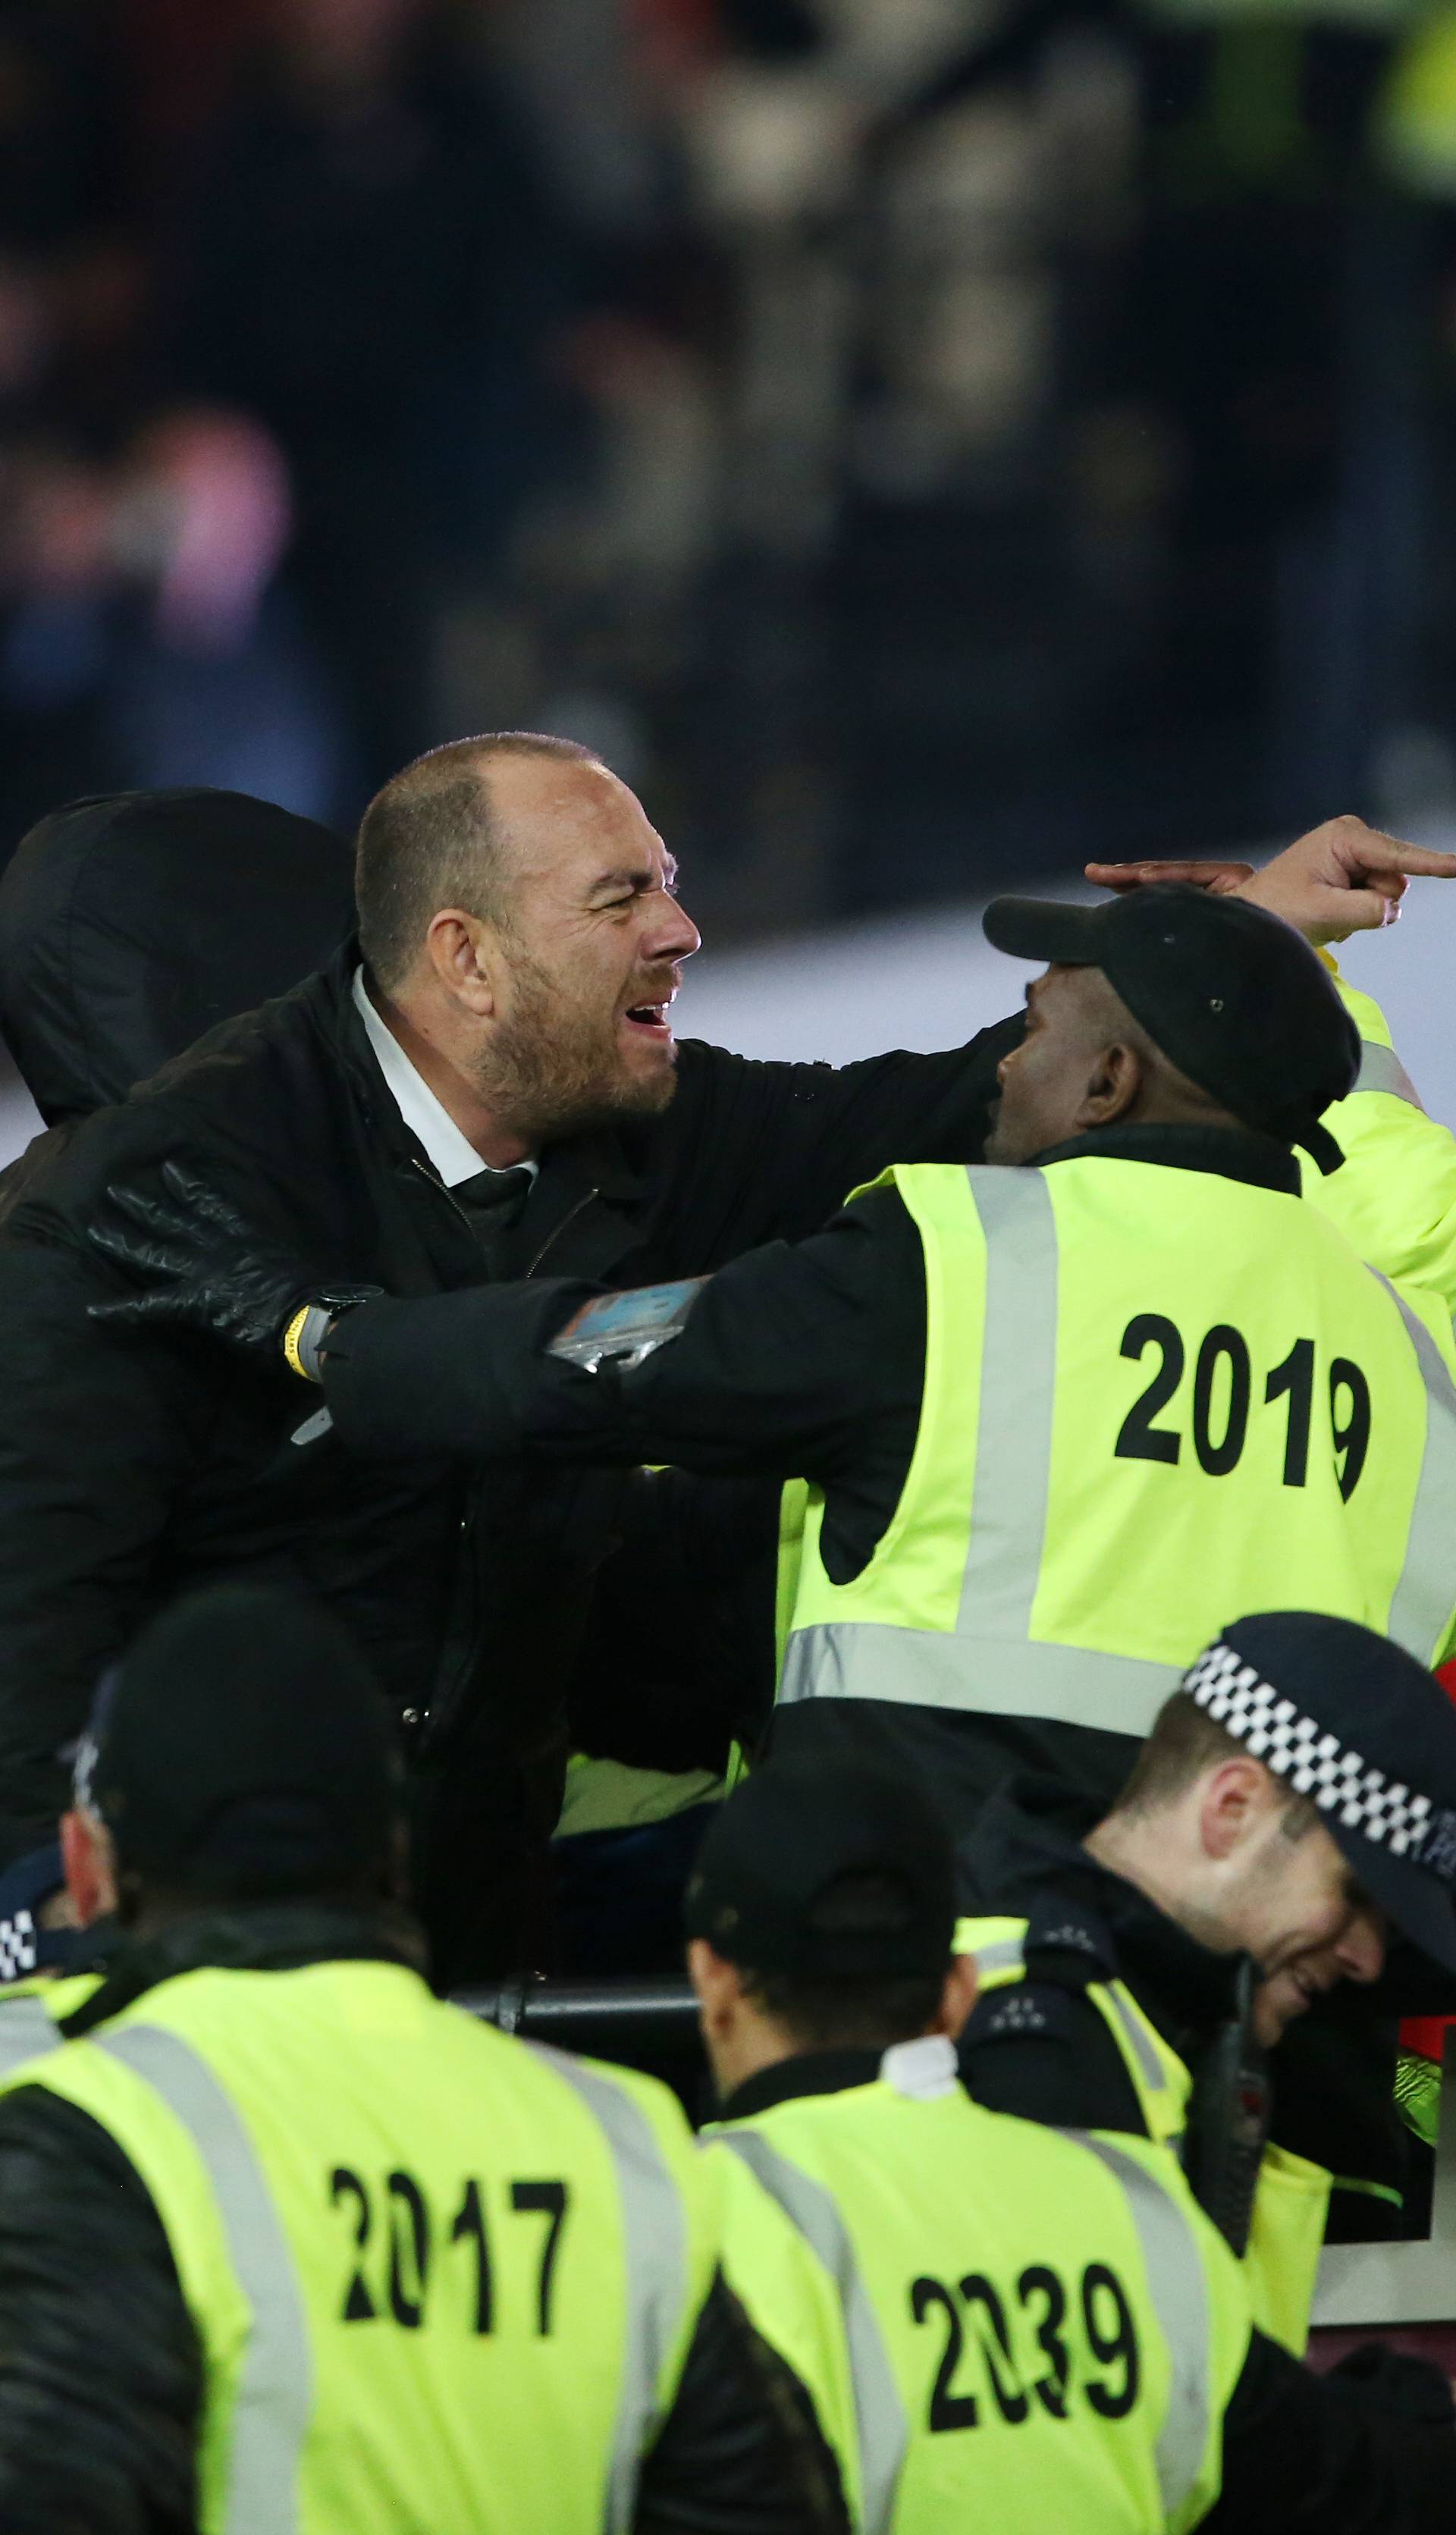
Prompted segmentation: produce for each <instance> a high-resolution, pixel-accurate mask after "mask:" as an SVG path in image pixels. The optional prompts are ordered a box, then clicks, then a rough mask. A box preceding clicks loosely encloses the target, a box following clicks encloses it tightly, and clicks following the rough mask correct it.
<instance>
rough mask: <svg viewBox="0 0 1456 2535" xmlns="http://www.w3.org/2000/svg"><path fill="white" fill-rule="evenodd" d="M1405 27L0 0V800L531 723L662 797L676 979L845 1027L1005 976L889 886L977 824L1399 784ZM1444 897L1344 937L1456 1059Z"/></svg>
mask: <svg viewBox="0 0 1456 2535" xmlns="http://www.w3.org/2000/svg"><path fill="white" fill-rule="evenodd" d="M1453 28H1456V12H1445V13H1442V12H1441V11H1440V10H1436V11H1435V12H1434V13H1433V14H1432V13H1431V12H1430V11H1429V10H1428V9H1424V8H1422V9H1417V8H1415V7H1406V6H1404V5H1402V0H1347V5H1345V6H1343V7H1326V8H1323V9H1320V8H1310V7H1307V6H1303V5H1299V0H1271V5H1270V6H1269V7H1267V8H1264V9H1261V8H1258V7H1255V6H1250V5H1247V0H1228V5H1227V6H1225V5H1223V0H1143V5H1139V6H1133V5H1121V0H206V5H200V0H0V769H3V782H0V854H3V852H6V851H8V850H9V848H10V847H11V846H12V845H13V843H14V841H15V839H16V838H17V837H18V836H19V835H20V834H21V833H23V831H24V830H25V828H26V827H27V826H28V825H29V823H30V822H31V821H32V819H33V818H34V817H35V816H36V815H37V814H38V813H39V812H40V811H42V810H43V809H45V808H47V807H49V806H51V805H53V804H54V803H55V802H56V801H57V800H59V799H62V798H65V797H67V796H68V795H74V794H76V793H80V792H84V791H88V790H94V789H97V788H105V787H110V786H114V785H130V784H147V785H150V784H160V783H174V782H196V781H202V782H215V783H222V784H230V785H235V786H238V787H240V788H242V789H245V790H250V791H256V792H259V793H261V794H263V795H265V796H267V797H269V798H272V799H276V800H279V801H283V802H285V803H287V804H289V805H290V806H292V807H295V808H298V809H301V810H306V811H309V812H311V813H313V814H314V815H316V816H319V817H322V818H325V819H328V820H331V821H333V822H334V823H336V824H337V825H339V826H340V827H342V828H345V829H347V828H348V827H349V826H350V825H351V823H352V821H353V819H354V818H355V816H356V814H357V812H358V810H359V808H360V806H361V804H362V802H363V800H364V799H365V798H366V797H367V795H368V793H369V791H370V790H371V789H372V787H373V786H374V785H375V784H376V783H377V782H378V781H380V780H381V779H382V778H383V777H384V776H385V775H386V774H388V773H390V772H391V771H392V770H393V769H395V768H396V767H398V766H399V765H400V764H401V763H402V762H404V760H405V759H407V758H408V757H409V756H411V754H413V753H414V752H416V751H417V750H419V749H421V748H423V747H426V746H428V745H430V744H431V743H433V742H435V741H437V740H440V739H443V738H445V737H448V736H452V735H455V734H458V733H459V732H461V731H464V730H469V729H475V728H479V727H482V726H501V725H509V724H514V725H525V726H531V727H540V728H547V729H552V730H558V731H562V732H566V733H569V734H572V735H574V736H577V737H579V738H582V739H585V740H588V741H590V742H591V743H592V744H594V745H596V746H598V747H599V748H601V750H602V752H603V754H604V755H605V756H606V757H607V758H608V760H609V761H610V763H611V764H612V765H613V766H614V767H615V768H616V769H617V771H618V772H619V773H622V774H624V775H625V776H626V777H627V778H628V779H629V780H630V781H632V782H633V783H635V784H636V785H638V786H639V788H640V789H641V790H642V792H643V794H644V797H645V799H646V800H647V802H648V804H649V807H650V808H651V810H652V812H653V814H654V816H655V817H656V819H657V820H658V823H659V824H660V826H661V827H662V828H663V829H664V831H665V834H667V835H669V837H670V840H671V842H672V843H673V845H674V847H675V849H676V850H677V852H678V854H679V856H680V858H681V860H682V862H683V866H684V876H685V888H686V894H687V897H688V903H689V904H690V906H691V907H692V909H693V911H694V913H695V914H697V916H698V917H699V920H700V921H701V922H702V923H703V925H704V929H705V931H706V932H707V933H708V935H709V938H710V943H711V945H712V946H714V950H713V953H710V958H709V960H707V961H705V962H703V963H700V973H699V977H698V980H697V982H696V983H695V984H694V986H693V987H692V988H690V990H689V993H688V995H687V996H686V998H685V1000H684V1006H683V1020H684V1022H685V1025H686V1026H687V1027H688V1028H689V1029H692V1028H700V1029H703V1030H711V1031H714V1032H716V1033H718V1034H721V1035H724V1036H726V1037H728V1039H729V1040H730V1041H731V1043H734V1044H739V1045H743V1046H754V1047H762V1048H773V1049H775V1050H782V1051H783V1052H785V1053H799V1052H808V1053H822V1054H826V1055H840V1056H842V1055H845V1054H851V1053H855V1052H857V1050H858V1049H860V1048H863V1047H869V1046H882V1045H885V1044H887V1043H889V1042H890V1041H892V1040H894V1039H897V1038H908V1039H910V1040H911V1041H912V1042H918V1043H920V1044H933V1043H936V1042H937V1041H940V1040H943V1039H944V1038H945V1037H947V1036H950V1035H954V1034H957V1033H958V1031H959V1030H960V1029H961V1028H962V1027H965V1028H969V1027H970V1026H971V1025H972V1024H973V1023H974V1021H975V1020H980V1019H984V1018H987V1017H988V1010H994V1009H1000V1008H1001V1005H1002V1004H1003V1002H1004V999H1005V989H1004V986H1003V984H1002V981H1001V980H1000V979H999V978H998V977H996V976H995V975H994V974H993V973H988V972H986V971H984V970H982V969H981V967H980V966H979V965H978V964H977V954H976V944H975V936H974V928H973V927H972V926H971V925H970V923H969V919H968V920H967V921H965V922H964V923H962V925H961V927H960V930H959V931H958V930H956V929H955V927H954V926H952V925H951V924H949V923H948V921H945V920H942V919H941V917H940V916H939V915H937V914H936V913H935V912H933V910H935V909H937V908H939V907H940V906H942V905H946V906H950V905H956V906H960V907H962V908H966V907H970V906H973V905H974V903H975V902H976V901H977V900H978V899H980V898H982V897H984V896H985V895H986V894H987V893H988V892H989V890H990V889H992V888H993V887H995V886H999V885H1004V883H1005V882H1006V881H1007V880H1008V879H1012V878H1014V879H1017V880H1022V881H1027V882H1030V883H1031V884H1032V885H1041V886H1051V885H1053V884H1055V883H1056V882H1057V881H1058V880H1060V879H1061V878H1063V877H1064V875H1066V874H1067V873H1069V872H1071V871H1073V870H1075V868H1076V866H1077V865H1078V864H1079V863H1080V861H1081V860H1082V859H1083V858H1084V856H1086V855H1088V854H1094V853H1095V854H1109V853H1118V852H1127V853H1134V852H1144V851H1156V850H1161V849H1185V848H1192V849H1195V850H1203V851H1213V850H1217V849H1219V848H1221V847H1224V846H1227V845H1230V844H1237V843H1240V842H1245V843H1246V842H1248V841H1250V840H1252V841H1253V842H1254V843H1255V844H1256V845H1257V844H1263V843H1266V842H1271V841H1273V840H1275V839H1277V838H1283V837H1287V836H1289V835H1294V834H1295V833H1297V832H1298V830H1299V829H1300V828H1302V827H1305V826H1307V825H1309V824H1311V823H1312V822H1313V821H1314V820H1316V819H1317V818H1319V817H1321V816H1323V815H1325V814H1327V813H1328V812H1330V811H1331V810H1335V809H1347V808H1348V809H1358V810H1360V811H1361V812H1362V813H1364V814H1365V815H1366V816H1369V817H1372V818H1375V819H1378V820H1380V821H1382V822H1385V823H1387V824H1390V825H1392V826H1394V827H1397V828H1399V829H1400V830H1402V831H1403V832H1404V833H1407V834H1414V835H1419V836H1422V837H1423V838H1425V839H1427V840H1429V841H1442V840H1444V838H1445V836H1446V835H1447V834H1448V832H1450V831H1451V830H1452V829H1453V828H1456V598H1453V589H1456V576H1453V572H1452V561H1453V546H1456V538H1453V526H1456V482H1453V470H1452V441H1453V425H1456V221H1453V217H1452V205H1453V204H1456V34H1453V33H1452V29H1453ZM886 925H888V927H889V929H888V931H885V930H884V929H883V928H884V927H885V926H886ZM846 926H848V927H849V928H850V929H849V931H848V932H846V933H844V934H843V937H842V940H841V935H840V932H839V930H838V928H843V927H846ZM1421 927H1424V938H1423V939H1422V940H1421V941H1420V942H1419V943H1418V942H1417V941H1414V940H1412V939H1410V937H1411V936H1412V935H1413V934H1415V933H1416V932H1417V930H1418V928H1421ZM826 929H827V932H828V936H829V947H828V948H827V949H822V950H817V951H814V952H812V953H809V954H806V953H805V952H804V951H803V949H802V947H801V946H802V945H803V943H804V941H805V938H806V937H816V936H818V935H820V934H822V933H825V932H826ZM1447 931H1450V932H1452V933H1453V934H1456V909H1453V911H1452V914H1451V916H1450V917H1447V916H1446V915H1445V914H1444V910H1443V907H1442V905H1441V903H1440V893H1439V892H1438V891H1437V890H1435V889H1434V888H1433V887H1431V886H1427V887H1426V888H1425V889H1424V891H1422V892H1419V893H1418V897H1417V900H1416V902H1415V905H1414V906H1413V909H1412V912H1411V914H1410V916H1409V917H1408V919H1407V923H1406V926H1405V928H1404V935H1405V937H1406V938H1405V939H1403V941H1402V943H1401V946H1400V949H1399V952H1398V953H1397V950H1396V946H1395V945H1393V944H1392V945H1389V946H1387V945H1385V944H1375V945H1365V946H1361V950H1360V951H1359V952H1358V953H1357V955H1356V962H1355V964H1356V969H1357V972H1358V973H1359V974H1361V976H1362V977H1363V978H1364V979H1365V980H1366V981H1367V982H1370V983H1372V984H1375V985H1377V986H1381V985H1384V986H1386V987H1387V988H1388V1000H1390V1001H1391V1003H1392V1007H1393V1012H1394V1018H1395V1020H1396V1023H1397V1030H1398V1035H1399V1036H1400V1038H1401V1042H1402V1045H1403V1048H1405V1050H1406V1053H1407V1057H1408V1062H1410V1063H1411V1065H1412V1069H1413V1071H1414V1072H1416V1074H1417V1076H1418V1080H1420V1081H1422V1082H1423V1084H1424V1088H1425V1089H1426V1093H1427V1097H1428V1098H1431V1099H1432V1103H1433V1105H1435V1106H1438V1107H1441V1106H1444V1107H1445V1108H1446V1109H1447V1111H1448V1112H1449V1113H1453V1114H1456V1067H1453V1068H1452V1069H1451V1082H1450V1085H1449V1088H1448V1087H1447V1084H1446V1082H1445V1079H1444V1074H1443V1068H1444V1066H1445V1064H1446V1059H1445V1051H1444V1047H1443V1045H1442V1044H1441V1042H1442V1039H1443V1037H1444V1035H1445V1033H1444V1032H1443V1031H1442V1030H1441V1029H1440V1027H1439V1009H1440V1004H1441V1002H1442V1001H1443V997H1442V996H1441V995H1440V993H1439V991H1438V990H1439V988H1440V987H1441V986H1442V985H1443V982H1444V978H1445V975H1446V973H1447V968H1448V964H1449V963H1448V960H1447V956H1446V944H1445V939H1444V937H1445V935H1446V933H1447ZM773 937H787V938H788V939H789V940H790V941H791V943H792V944H793V945H794V946H795V947H794V949H793V950H792V951H791V952H790V953H787V954H784V955H781V956H780V957H779V958H777V960H775V959H773V958H771V959H770V960H769V961H768V964H767V965H766V966H765V965H764V964H762V963H761V962H760V961H759V959H758V957H757V953H756V950H755V947H754V946H757V945H759V944H761V943H763V942H764V941H765V940H767V939H771V938H773ZM836 944H839V945H840V947H839V948H836V947H835V946H836ZM1452 949H1453V950H1456V943H1453V944H1452ZM715 954H716V956H715ZM1431 989H1435V990H1437V991H1436V993H1435V994H1434V996H1433V995H1432V992H1431V991H1430V990H1431ZM1013 991H1014V989H1013ZM1433 1002H1434V1007H1435V1009H1434V1011H1432V1009H1431V1007H1432V1003H1433ZM23 1131H24V1113H23V1110H22V1108H21V1107H20V1105H19V1104H17V1103H16V1102H14V1101H12V1103H11V1106H10V1108H9V1109H8V1110H6V1111H5V1112H4V1113H3V1115H0V1143H3V1144H4V1145H5V1147H6V1149H9V1148H10V1147H11V1146H13V1144H14V1143H15V1142H16V1141H17V1139H18V1138H19V1136H20V1135H21V1134H22V1133H23Z"/></svg>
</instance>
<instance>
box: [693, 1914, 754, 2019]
mask: <svg viewBox="0 0 1456 2535" xmlns="http://www.w3.org/2000/svg"><path fill="white" fill-rule="evenodd" d="M687 1976H688V1979H689V1980H690V1981H691V1982H692V1985H693V1988H694V1990H695V1991H696V1993H697V2000H698V2006H699V2009H700V2010H701V2012H702V2017H703V2030H704V2032H705V2033H721V2032H722V2031H723V2030H724V2029H725V2027H726V2026H727V2025H728V2024H730V2023H731V2022H732V2019H733V2016H734V2014H735V2013H736V2011H737V2009H738V2008H739V2006H740V2005H741V2003H742V1998H743V1983H742V1979H741V1977H740V1975H739V1972H738V1966H737V1964H736V1963H730V1962H728V1960H727V1958H726V1957H725V1956H724V1955H723V1954H716V1953H715V1952H714V1950H713V1948H712V1947H711V1946H710V1945H709V1944H708V1942H707V1940H706V1938H703V1937H693V1938H692V1939H691V1940H690V1941H689V1944H688V1949H687Z"/></svg>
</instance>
